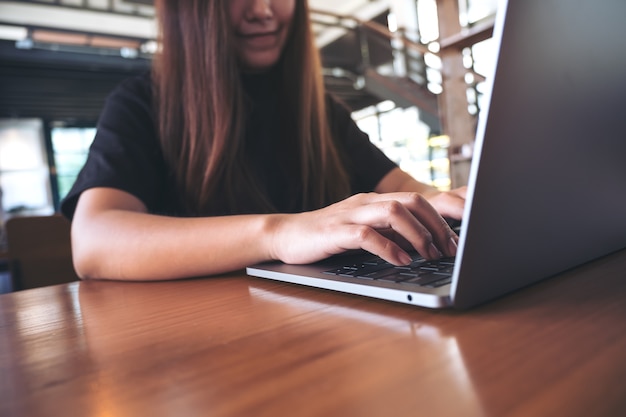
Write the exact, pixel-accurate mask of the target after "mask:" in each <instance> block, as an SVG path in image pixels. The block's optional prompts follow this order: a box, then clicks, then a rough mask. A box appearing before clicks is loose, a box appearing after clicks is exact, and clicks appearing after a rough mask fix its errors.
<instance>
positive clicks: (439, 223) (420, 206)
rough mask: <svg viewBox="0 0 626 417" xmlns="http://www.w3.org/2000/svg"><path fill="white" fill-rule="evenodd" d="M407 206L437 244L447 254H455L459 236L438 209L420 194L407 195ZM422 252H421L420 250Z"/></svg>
mask: <svg viewBox="0 0 626 417" xmlns="http://www.w3.org/2000/svg"><path fill="white" fill-rule="evenodd" d="M404 205H405V207H406V208H407V209H408V210H409V211H410V212H411V214H412V215H413V216H415V218H416V219H417V221H418V222H419V223H421V224H422V225H423V226H424V227H425V228H426V229H427V230H428V231H429V232H430V233H431V235H432V240H433V242H434V244H435V246H436V247H437V248H438V249H439V250H440V251H441V253H442V254H444V255H446V256H455V255H456V251H457V243H458V236H457V235H456V233H454V231H453V230H452V229H451V228H450V226H449V225H448V223H447V222H446V221H445V220H444V219H443V217H441V215H440V214H439V213H438V212H437V210H436V209H435V208H434V207H433V206H432V205H431V204H430V203H429V202H428V201H426V200H425V199H424V198H423V197H421V196H420V195H419V194H414V195H409V196H407V197H406V202H405V203H404ZM420 253H421V252H420Z"/></svg>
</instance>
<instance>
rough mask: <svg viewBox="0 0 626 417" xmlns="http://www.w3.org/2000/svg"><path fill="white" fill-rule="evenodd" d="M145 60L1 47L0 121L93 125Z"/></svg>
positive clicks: (4, 44) (143, 68)
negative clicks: (113, 92) (115, 90)
mask: <svg viewBox="0 0 626 417" xmlns="http://www.w3.org/2000/svg"><path fill="white" fill-rule="evenodd" d="M149 66H150V61H148V60H146V59H126V58H122V57H121V56H106V55H97V54H87V53H76V52H59V51H48V50H37V49H29V50H22V49H17V48H15V45H14V43H13V42H9V41H2V42H0V118H10V117H20V118H29V117H36V118H42V119H45V120H49V121H65V122H69V123H71V124H73V123H78V124H84V123H87V124H89V123H94V122H95V121H96V120H97V119H98V115H99V113H100V111H101V109H102V105H103V103H104V100H105V98H106V96H107V94H108V93H109V92H110V91H111V90H112V89H113V88H114V87H115V86H116V85H117V84H118V83H119V82H120V81H122V80H123V79H125V78H127V77H129V76H132V75H134V74H139V73H142V72H143V71H146V70H148V69H149Z"/></svg>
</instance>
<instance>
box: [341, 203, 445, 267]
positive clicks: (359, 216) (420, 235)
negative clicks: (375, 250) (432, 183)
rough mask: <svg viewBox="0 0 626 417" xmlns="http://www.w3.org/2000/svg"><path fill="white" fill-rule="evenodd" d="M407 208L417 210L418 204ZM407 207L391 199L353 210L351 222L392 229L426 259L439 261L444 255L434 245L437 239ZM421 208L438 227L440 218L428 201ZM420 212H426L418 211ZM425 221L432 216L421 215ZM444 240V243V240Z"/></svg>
mask: <svg viewBox="0 0 626 417" xmlns="http://www.w3.org/2000/svg"><path fill="white" fill-rule="evenodd" d="M416 195H417V194H416ZM400 197H402V198H403V199H405V200H406V196H404V195H403V196H400ZM420 198H421V197H420ZM405 204H412V205H414V206H415V202H412V201H408V200H406V202H405ZM405 204H403V203H401V202H399V201H397V200H389V199H388V200H384V201H376V202H372V203H370V204H367V205H364V206H361V207H357V208H355V209H353V210H352V211H351V219H350V221H351V222H352V223H356V224H361V225H367V226H369V227H371V228H376V229H386V228H389V229H392V230H393V231H394V232H396V233H397V234H398V235H400V236H402V238H403V239H405V240H406V241H408V242H409V243H410V244H411V246H412V247H413V248H414V249H415V250H417V251H418V252H419V253H420V254H421V255H422V256H424V257H425V258H427V259H437V258H440V257H441V256H442V253H443V251H441V250H440V249H438V248H437V247H436V246H435V245H434V243H433V242H434V239H433V235H432V234H431V231H429V229H428V228H427V227H426V226H424V224H422V223H421V222H420V221H419V220H418V218H417V217H416V216H415V215H414V214H413V213H412V212H411V211H410V210H409V209H408V208H407V207H406V206H405ZM419 204H422V205H424V207H426V208H428V209H429V210H430V211H429V215H430V216H432V217H434V219H429V220H428V221H429V222H430V223H431V224H436V221H437V218H440V216H439V215H438V214H437V212H436V211H435V210H434V209H433V208H432V207H430V205H429V204H428V203H427V202H426V201H425V200H423V201H422V202H421V203H419ZM420 210H423V209H421V208H420V209H416V211H420ZM422 217H429V216H424V215H422ZM441 221H442V222H444V224H445V221H443V219H441ZM445 226H446V227H447V224H445ZM439 233H441V232H439ZM379 235H380V234H379ZM441 240H442V241H444V240H443V239H441ZM446 253H447V248H446Z"/></svg>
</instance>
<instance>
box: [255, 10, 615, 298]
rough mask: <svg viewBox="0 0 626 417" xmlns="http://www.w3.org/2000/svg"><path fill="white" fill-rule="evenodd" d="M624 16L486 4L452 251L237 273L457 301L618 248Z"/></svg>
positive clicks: (493, 293) (489, 294)
mask: <svg viewBox="0 0 626 417" xmlns="http://www.w3.org/2000/svg"><path fill="white" fill-rule="evenodd" d="M624 16H626V1H624V0H603V1H601V2H591V1H588V0H508V1H506V0H504V1H501V2H500V4H499V7H498V12H497V16H496V23H495V27H494V39H495V40H496V42H497V43H498V59H497V63H496V65H495V66H494V73H493V74H492V75H491V76H489V77H488V80H489V81H488V82H489V83H490V84H491V85H490V87H489V93H488V96H489V97H488V99H487V105H486V107H485V108H484V110H483V112H482V113H481V118H480V120H479V126H478V131H477V137H476V145H475V156H474V159H473V161H472V167H471V171H470V176H469V184H468V196H467V205H466V208H465V214H464V220H463V224H462V226H461V229H460V242H459V250H458V254H457V256H456V258H455V259H446V260H444V261H443V262H442V263H438V264H429V263H425V261H424V260H419V259H416V261H415V265H414V270H413V271H411V270H406V269H405V270H395V271H394V272H390V273H389V274H387V275H386V272H384V271H386V269H385V267H384V266H382V265H381V264H380V262H379V260H377V258H375V257H373V256H372V255H370V254H359V255H353V254H351V255H345V256H337V257H333V258H329V259H327V260H325V261H322V262H319V263H316V264H312V265H287V264H283V263H276V262H274V263H265V264H260V265H254V266H250V267H248V268H247V273H248V274H250V275H253V276H258V277H262V278H269V279H274V280H280V281H285V282H290V283H295V284H303V285H309V286H314V287H319V288H324V289H329V290H336V291H343V292H347V293H352V294H359V295H363V296H369V297H375V298H380V299H385V300H391V301H397V302H401V303H408V304H414V305H419V306H424V307H433V308H438V307H457V308H468V307H472V306H475V305H477V304H480V303H483V302H485V301H487V300H490V299H493V298H496V297H499V296H501V295H503V294H506V293H509V292H511V291H514V290H516V289H519V288H521V287H525V286H527V285H530V284H532V283H535V282H537V281H539V280H542V279H545V278H548V277H550V276H553V275H555V274H558V273H560V272H563V271H565V270H567V269H570V268H573V267H576V266H578V265H581V264H584V263H586V262H589V261H591V260H593V259H596V258H599V257H602V256H604V255H607V254H609V253H612V252H615V251H619V250H620V249H623V248H626V48H625V47H624V39H626V24H624ZM361 256H364V258H361ZM336 262H339V264H335V263H336ZM428 268H430V269H428ZM422 269H423V270H424V271H425V276H426V277H427V278H423V279H420V278H419V274H418V270H422ZM381 271H382V272H381ZM412 273H414V274H413V275H411V274H412ZM415 274H417V278H415ZM437 274H438V276H437ZM422 275H423V276H424V274H422Z"/></svg>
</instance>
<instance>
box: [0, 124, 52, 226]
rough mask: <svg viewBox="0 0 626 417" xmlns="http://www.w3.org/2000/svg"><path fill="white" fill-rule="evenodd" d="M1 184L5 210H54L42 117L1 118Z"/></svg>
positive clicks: (50, 211) (17, 211) (40, 211)
mask: <svg viewBox="0 0 626 417" xmlns="http://www.w3.org/2000/svg"><path fill="white" fill-rule="evenodd" d="M0 187H1V188H2V202H1V203H2V208H3V210H4V212H7V213H9V214H32V215H45V214H52V212H54V208H53V204H52V192H51V189H50V169H49V168H48V159H47V154H46V147H45V141H44V132H43V123H42V121H41V120H39V119H2V120H0Z"/></svg>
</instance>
